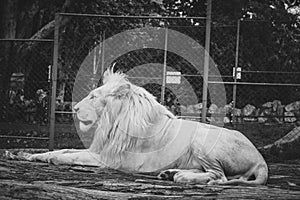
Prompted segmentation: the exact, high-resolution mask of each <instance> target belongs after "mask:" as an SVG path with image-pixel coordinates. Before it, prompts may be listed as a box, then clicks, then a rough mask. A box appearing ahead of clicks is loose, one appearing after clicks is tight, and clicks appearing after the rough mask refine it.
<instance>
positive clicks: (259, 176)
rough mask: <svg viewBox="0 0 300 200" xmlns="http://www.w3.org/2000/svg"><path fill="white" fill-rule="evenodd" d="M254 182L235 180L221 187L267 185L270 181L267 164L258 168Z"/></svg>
mask: <svg viewBox="0 0 300 200" xmlns="http://www.w3.org/2000/svg"><path fill="white" fill-rule="evenodd" d="M253 175H254V176H255V179H254V180H242V179H233V180H229V181H225V182H222V183H220V184H221V185H265V184H266V183H267V180H268V167H267V164H266V163H264V164H261V165H259V166H258V167H257V169H256V170H255V172H254V174H253Z"/></svg>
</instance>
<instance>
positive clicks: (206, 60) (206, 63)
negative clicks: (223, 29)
mask: <svg viewBox="0 0 300 200" xmlns="http://www.w3.org/2000/svg"><path fill="white" fill-rule="evenodd" d="M211 7H212V0H207V10H206V29H205V52H204V72H203V93H202V113H201V121H202V122H204V123H205V122H206V112H207V92H208V70H209V48H210V32H211Z"/></svg>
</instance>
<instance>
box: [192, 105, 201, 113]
mask: <svg viewBox="0 0 300 200" xmlns="http://www.w3.org/2000/svg"><path fill="white" fill-rule="evenodd" d="M193 109H194V113H201V111H202V103H197V104H195V105H193Z"/></svg>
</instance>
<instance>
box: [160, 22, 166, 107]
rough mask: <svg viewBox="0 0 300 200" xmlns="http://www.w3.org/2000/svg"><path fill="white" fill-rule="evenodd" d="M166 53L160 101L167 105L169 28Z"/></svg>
mask: <svg viewBox="0 0 300 200" xmlns="http://www.w3.org/2000/svg"><path fill="white" fill-rule="evenodd" d="M165 30H166V31H165V52H164V69H163V77H162V86H161V97H160V101H161V103H162V104H163V105H165V92H166V74H167V54H168V28H166V29H165Z"/></svg>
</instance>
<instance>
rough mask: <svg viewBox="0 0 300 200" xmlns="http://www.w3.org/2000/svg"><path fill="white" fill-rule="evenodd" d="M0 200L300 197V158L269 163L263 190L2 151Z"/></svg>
mask: <svg viewBox="0 0 300 200" xmlns="http://www.w3.org/2000/svg"><path fill="white" fill-rule="evenodd" d="M0 153H1V155H2V157H0V199H76V200H77V199H203V198H205V199H299V198H300V160H293V161H288V162H285V163H268V164H269V171H270V176H269V180H268V183H267V185H266V186H259V187H248V186H247V187H246V186H205V185H186V184H176V183H173V182H170V181H161V180H157V179H156V178H155V177H154V176H150V175H142V174H128V173H123V172H120V171H116V170H103V169H98V168H94V167H80V166H55V165H52V164H48V163H38V162H26V161H18V160H8V159H6V158H4V157H3V153H4V151H1V152H0Z"/></svg>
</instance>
